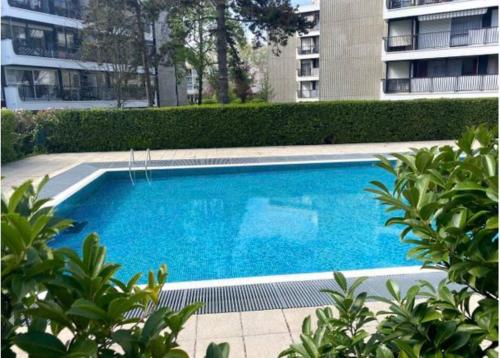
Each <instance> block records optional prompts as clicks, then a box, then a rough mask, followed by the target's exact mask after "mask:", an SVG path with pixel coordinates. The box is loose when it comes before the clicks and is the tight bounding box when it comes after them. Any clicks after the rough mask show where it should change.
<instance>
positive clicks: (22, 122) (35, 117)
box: [2, 109, 56, 163]
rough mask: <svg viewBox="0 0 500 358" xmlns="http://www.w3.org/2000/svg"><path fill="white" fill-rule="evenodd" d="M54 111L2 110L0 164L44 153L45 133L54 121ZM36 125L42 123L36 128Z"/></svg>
mask: <svg viewBox="0 0 500 358" xmlns="http://www.w3.org/2000/svg"><path fill="white" fill-rule="evenodd" d="M55 113H56V112H55V111H54V110H44V111H38V112H36V113H35V112H32V111H15V112H13V111H10V110H6V109H4V110H2V163H7V162H11V161H13V160H16V159H21V158H23V157H25V156H27V155H30V154H33V153H38V152H44V151H45V149H44V144H45V137H46V135H45V133H46V132H47V131H48V130H49V128H50V123H52V122H53V120H54V115H55ZM38 123H44V124H45V125H44V126H43V128H38Z"/></svg>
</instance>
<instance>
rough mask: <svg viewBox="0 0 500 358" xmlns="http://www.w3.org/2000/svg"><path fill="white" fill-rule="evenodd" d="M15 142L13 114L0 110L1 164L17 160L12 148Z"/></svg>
mask: <svg viewBox="0 0 500 358" xmlns="http://www.w3.org/2000/svg"><path fill="white" fill-rule="evenodd" d="M16 141H17V134H16V122H15V118H14V112H12V111H9V110H2V164H3V163H8V162H11V161H13V160H16V159H17V158H18V154H17V153H16V150H15V148H14V145H15V143H16Z"/></svg>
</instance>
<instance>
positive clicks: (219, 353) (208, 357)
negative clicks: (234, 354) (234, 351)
mask: <svg viewBox="0 0 500 358" xmlns="http://www.w3.org/2000/svg"><path fill="white" fill-rule="evenodd" d="M169 358H170V357H169ZM205 358H229V344H227V343H220V344H216V343H210V344H209V345H208V347H207V353H206V354H205Z"/></svg>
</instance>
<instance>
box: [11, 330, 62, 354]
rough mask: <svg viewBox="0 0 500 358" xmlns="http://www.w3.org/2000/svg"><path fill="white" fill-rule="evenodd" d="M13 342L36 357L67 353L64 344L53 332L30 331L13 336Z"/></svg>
mask: <svg viewBox="0 0 500 358" xmlns="http://www.w3.org/2000/svg"><path fill="white" fill-rule="evenodd" d="M13 343H14V344H15V345H17V346H18V347H19V348H21V349H22V350H23V351H25V352H27V353H28V354H30V355H31V356H34V357H48V358H50V357H56V358H59V357H62V356H64V355H65V354H66V347H65V346H64V344H63V343H62V342H61V341H60V340H59V339H57V337H54V336H53V335H51V334H48V333H43V332H28V333H24V334H19V335H17V336H15V337H14V338H13Z"/></svg>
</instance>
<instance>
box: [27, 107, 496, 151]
mask: <svg viewBox="0 0 500 358" xmlns="http://www.w3.org/2000/svg"><path fill="white" fill-rule="evenodd" d="M497 102H498V100H497V99H468V100H452V99H442V100H419V101H401V102H400V101H392V102H391V101H338V102H320V103H297V104H248V105H229V106H224V107H221V106H201V107H193V106H189V107H179V108H159V109H135V110H61V111H57V112H56V114H55V116H54V117H53V118H49V119H47V120H44V121H41V122H40V125H39V126H38V127H37V135H36V137H37V138H40V139H43V145H44V148H46V149H47V150H48V151H50V152H81V151H111V150H129V149H130V148H134V149H146V148H151V149H168V148H171V149H176V148H221V147H246V146H273V145H299V144H325V143H363V142H398V141H415V140H438V139H453V138H457V137H458V136H459V135H460V134H461V133H462V132H463V131H464V130H465V128H466V127H467V126H472V125H478V124H480V123H487V124H488V125H490V126H494V127H496V125H497V124H496V123H497V118H498V103H497Z"/></svg>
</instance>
